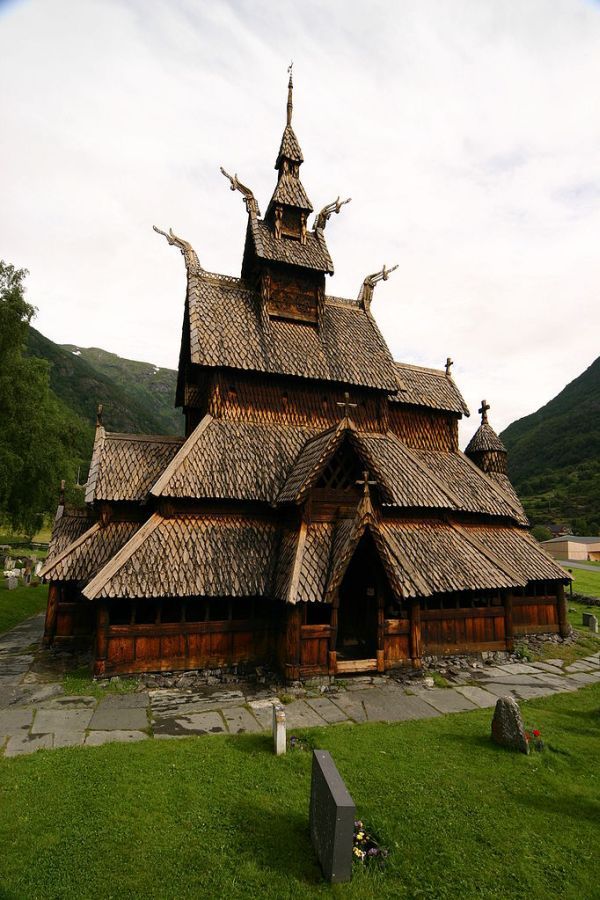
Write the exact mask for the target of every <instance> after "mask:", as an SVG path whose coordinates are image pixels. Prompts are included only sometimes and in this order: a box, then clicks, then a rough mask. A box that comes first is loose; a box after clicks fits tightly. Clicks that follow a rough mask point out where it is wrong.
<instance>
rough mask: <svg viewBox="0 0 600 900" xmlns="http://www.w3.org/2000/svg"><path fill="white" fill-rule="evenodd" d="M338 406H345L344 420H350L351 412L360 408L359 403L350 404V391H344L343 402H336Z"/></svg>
mask: <svg viewBox="0 0 600 900" xmlns="http://www.w3.org/2000/svg"><path fill="white" fill-rule="evenodd" d="M336 406H343V407H344V416H343V417H344V419H349V418H350V410H351V409H356V407H357V406H358V403H350V394H349V393H348V391H344V399H343V401H342V400H336Z"/></svg>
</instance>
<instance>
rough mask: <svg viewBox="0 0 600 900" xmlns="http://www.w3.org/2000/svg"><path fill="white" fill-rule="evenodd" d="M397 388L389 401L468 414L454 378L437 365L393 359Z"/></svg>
mask: <svg viewBox="0 0 600 900" xmlns="http://www.w3.org/2000/svg"><path fill="white" fill-rule="evenodd" d="M395 367H396V372H397V374H398V379H399V384H398V387H399V391H398V393H397V394H393V395H392V396H391V397H390V398H389V399H390V401H391V402H392V403H407V404H410V405H411V406H427V407H429V408H430V409H440V410H444V411H445V412H455V413H460V414H461V415H463V414H464V415H465V416H468V415H469V409H468V407H467V404H466V403H465V401H464V400H463V398H462V395H461V393H460V391H459V390H458V388H457V386H456V384H455V383H454V380H453V379H452V378H451V377H450V376H449V375H446V373H445V371H443V370H440V369H428V368H425V367H424V366H412V365H409V364H408V363H399V362H397V363H395Z"/></svg>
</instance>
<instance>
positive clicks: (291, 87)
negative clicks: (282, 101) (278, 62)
mask: <svg viewBox="0 0 600 900" xmlns="http://www.w3.org/2000/svg"><path fill="white" fill-rule="evenodd" d="M293 65H294V63H293V62H291V63H290V64H289V66H288V72H289V73H290V80H289V81H288V101H287V124H288V125H291V124H292V112H293V111H294V101H293V98H292V91H293V90H294V82H293V81H292V67H293Z"/></svg>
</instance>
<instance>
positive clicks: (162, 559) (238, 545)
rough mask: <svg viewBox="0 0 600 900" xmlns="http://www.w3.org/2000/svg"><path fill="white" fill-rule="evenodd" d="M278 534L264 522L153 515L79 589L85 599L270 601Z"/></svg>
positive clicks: (225, 517) (274, 528)
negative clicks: (262, 597)
mask: <svg viewBox="0 0 600 900" xmlns="http://www.w3.org/2000/svg"><path fill="white" fill-rule="evenodd" d="M278 537H279V536H278V528H277V526H276V525H275V524H274V523H273V522H269V521H267V520H264V519H259V518H251V517H244V516H239V515H232V516H201V515H182V516H178V517H177V518H164V517H163V516H161V515H160V514H158V513H155V514H154V515H152V516H151V517H150V519H148V521H147V522H146V523H145V524H144V525H143V526H142V527H141V528H140V530H139V531H138V532H137V534H135V535H134V537H133V538H132V539H131V540H130V541H128V543H127V544H125V545H124V546H123V547H122V548H121V550H120V551H119V552H118V553H116V555H115V556H114V557H113V559H112V560H111V561H110V562H109V563H108V564H107V565H106V566H104V568H103V569H101V570H100V572H98V574H97V575H96V577H95V578H93V579H92V581H91V582H90V583H89V584H88V585H87V587H86V588H85V589H84V591H83V594H84V596H85V597H87V598H88V599H90V600H91V599H96V598H111V597H124V598H144V597H148V598H150V597H202V596H205V597H254V596H269V595H270V592H271V588H272V580H273V573H274V568H275V561H276V553H277V547H278Z"/></svg>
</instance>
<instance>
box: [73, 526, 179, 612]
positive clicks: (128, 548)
mask: <svg viewBox="0 0 600 900" xmlns="http://www.w3.org/2000/svg"><path fill="white" fill-rule="evenodd" d="M163 518H164V517H163V516H161V515H160V513H156V512H155V513H153V514H152V515H151V516H150V518H149V519H148V520H147V521H146V522H144V524H143V525H142V527H141V528H140V529H139V530H138V531H136V533H135V534H134V535H132V536H131V537H130V538H129V540H128V541H127V542H126V543H125V544H123V546H122V547H121V549H120V550H117V552H116V553H115V555H114V556H113V557H112V559H110V560H109V561H108V562H107V563H106V565H105V566H103V567H102V568H101V569H100V571H99V572H97V573H96V575H94V577H93V578H92V580H91V581H90V582H89V584H87V585H86V586H85V588H84V589H83V590H82V592H81V593H82V594H83V596H84V597H86V598H87V599H88V600H94V598H95V597H96V596H97V594H98V593H99V592H100V591H101V590H102V588H103V587H104V586H105V585H106V583H107V582H108V581H109V580H110V579H111V578H112V577H113V575H115V574H116V573H117V572H118V571H119V569H120V568H121V567H122V566H123V564H124V563H125V562H126V561H127V560H128V559H129V557H130V556H131V555H132V553H134V552H135V551H136V550H137V549H138V547H140V546H141V545H142V544H143V543H144V541H145V540H146V538H147V537H148V535H149V534H152V532H153V531H154V530H155V528H158V526H159V525H160V523H161V522H162V521H163Z"/></svg>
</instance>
